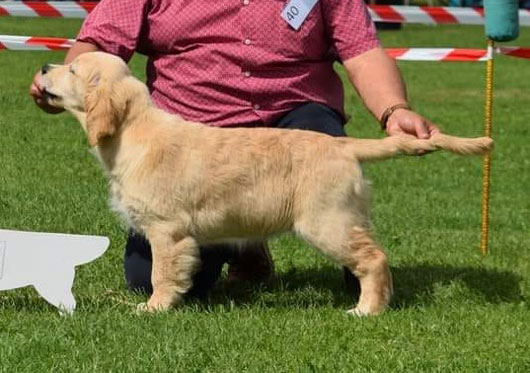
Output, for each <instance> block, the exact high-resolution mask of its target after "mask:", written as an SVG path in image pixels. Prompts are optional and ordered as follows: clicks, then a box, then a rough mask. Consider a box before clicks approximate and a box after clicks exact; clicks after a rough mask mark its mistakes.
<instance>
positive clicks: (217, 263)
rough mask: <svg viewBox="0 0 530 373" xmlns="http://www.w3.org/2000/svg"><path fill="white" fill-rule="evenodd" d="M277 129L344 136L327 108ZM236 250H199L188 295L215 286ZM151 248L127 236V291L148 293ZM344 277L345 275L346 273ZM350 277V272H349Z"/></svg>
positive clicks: (295, 114)
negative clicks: (191, 286) (196, 266)
mask: <svg viewBox="0 0 530 373" xmlns="http://www.w3.org/2000/svg"><path fill="white" fill-rule="evenodd" d="M275 127H277V128H286V129H302V130H310V131H317V132H322V133H326V134H328V135H331V136H346V133H345V132H344V128H343V123H342V118H341V116H340V115H339V114H337V113H336V112H335V111H333V110H331V109H330V108H328V107H326V106H324V105H321V104H315V103H308V104H305V105H302V106H300V107H298V108H297V109H295V110H293V111H291V112H289V113H288V114H286V115H285V116H284V117H283V118H281V119H280V120H279V121H278V122H277V123H276V126H275ZM233 255H236V249H235V248H234V247H233V246H232V245H229V244H218V245H207V246H204V247H201V248H200V257H201V261H202V267H201V269H200V270H199V271H198V272H197V273H196V274H195V275H194V277H193V288H192V289H191V290H190V292H189V293H188V295H191V296H199V297H200V296H204V295H205V294H206V293H207V292H208V290H209V289H210V288H211V287H212V286H213V285H214V284H215V281H216V280H217V278H218V277H219V275H220V273H221V270H222V267H223V265H224V264H225V263H227V262H229V261H230V260H231V258H232V257H233ZM151 264H152V256H151V247H150V245H149V242H148V241H147V240H146V239H145V238H144V237H143V236H141V235H139V234H137V233H134V232H132V231H131V232H129V235H128V237H127V245H126V246H125V261H124V270H125V280H126V281H127V285H128V287H129V288H130V289H132V290H136V291H143V292H147V293H151V292H152V291H153V288H152V285H151ZM345 273H346V272H345ZM348 273H349V271H348Z"/></svg>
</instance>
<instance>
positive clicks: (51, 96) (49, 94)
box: [42, 88, 61, 101]
mask: <svg viewBox="0 0 530 373" xmlns="http://www.w3.org/2000/svg"><path fill="white" fill-rule="evenodd" d="M42 95H43V97H44V98H45V99H46V101H55V100H57V99H59V98H61V97H60V96H58V95H56V94H54V93H52V92H50V91H48V90H47V89H46V88H44V90H43V91H42Z"/></svg>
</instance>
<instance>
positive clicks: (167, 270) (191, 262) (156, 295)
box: [138, 233, 200, 312]
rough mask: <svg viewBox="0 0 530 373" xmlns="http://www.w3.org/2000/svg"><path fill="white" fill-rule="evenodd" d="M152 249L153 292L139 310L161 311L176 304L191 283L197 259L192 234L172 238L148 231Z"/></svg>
mask: <svg viewBox="0 0 530 373" xmlns="http://www.w3.org/2000/svg"><path fill="white" fill-rule="evenodd" d="M147 236H148V238H149V241H150V243H151V250H152V252H153V266H152V273H151V282H152V284H153V294H152V295H151V298H150V299H149V301H148V302H147V304H140V305H139V306H138V309H139V310H140V311H150V312H152V311H164V310H167V309H169V308H170V307H171V306H173V305H175V304H177V303H179V302H180V301H181V300H182V297H183V295H184V294H185V293H186V292H187V291H188V290H189V289H190V288H191V286H192V276H193V274H194V272H195V270H196V269H197V267H198V265H199V262H200V258H199V248H198V244H197V242H196V241H195V239H193V238H192V237H186V238H183V239H180V240H175V239H174V238H173V237H172V235H159V234H149V233H148V235H147Z"/></svg>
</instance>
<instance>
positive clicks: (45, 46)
mask: <svg viewBox="0 0 530 373" xmlns="http://www.w3.org/2000/svg"><path fill="white" fill-rule="evenodd" d="M74 42H75V40H74V39H67V38H47V37H37V36H12V35H0V50H2V49H7V50H26V51H37V50H41V51H46V50H66V49H69V48H70V47H71V46H72V44H73V43H74ZM493 51H494V53H497V54H503V55H507V56H513V57H520V58H527V59H530V48H521V47H496V48H495V49H494V50H493ZM386 52H387V53H388V55H389V56H391V57H392V58H395V59H397V60H404V61H487V60H488V59H490V58H491V56H489V55H488V52H487V50H486V49H465V48H387V49H386Z"/></svg>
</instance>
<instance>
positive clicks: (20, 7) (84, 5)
mask: <svg viewBox="0 0 530 373" xmlns="http://www.w3.org/2000/svg"><path fill="white" fill-rule="evenodd" d="M96 5H97V2H90V1H2V2H0V16H16V17H64V18H85V17H86V16H87V14H88V13H90V12H91V11H92V9H94V7H95V6H96Z"/></svg>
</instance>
